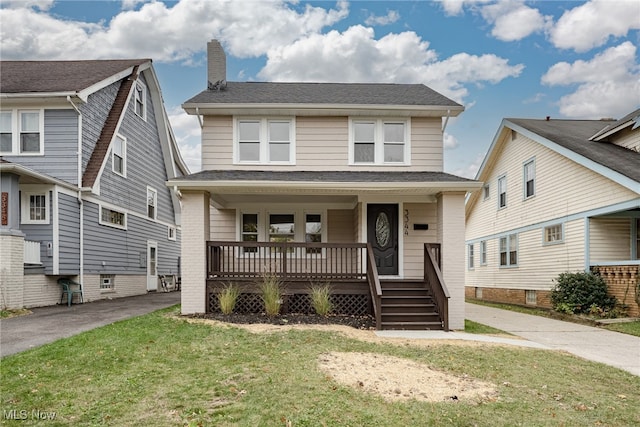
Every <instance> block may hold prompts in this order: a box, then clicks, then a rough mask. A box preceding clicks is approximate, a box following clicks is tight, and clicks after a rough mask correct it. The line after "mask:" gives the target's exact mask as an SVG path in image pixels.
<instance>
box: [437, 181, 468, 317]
mask: <svg viewBox="0 0 640 427" xmlns="http://www.w3.org/2000/svg"><path fill="white" fill-rule="evenodd" d="M464 197H465V193H464V192H451V193H440V194H439V195H438V241H440V242H441V245H442V252H441V254H442V255H441V262H442V277H443V279H444V283H445V284H446V286H447V289H448V290H449V295H450V297H451V298H450V299H449V328H450V329H464V275H465V264H464V255H465V243H464V242H465V240H464V226H465V222H464Z"/></svg>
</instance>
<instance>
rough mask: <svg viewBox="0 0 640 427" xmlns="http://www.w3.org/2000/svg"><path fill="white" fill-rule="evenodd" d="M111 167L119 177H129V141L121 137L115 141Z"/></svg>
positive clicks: (118, 136) (112, 149)
mask: <svg viewBox="0 0 640 427" xmlns="http://www.w3.org/2000/svg"><path fill="white" fill-rule="evenodd" d="M111 166H112V170H113V172H115V173H117V174H118V175H122V176H126V175H127V140H126V139H125V138H123V137H121V136H120V135H116V137H115V138H114V139H113V147H112V148H111Z"/></svg>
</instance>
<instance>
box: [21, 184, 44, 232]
mask: <svg viewBox="0 0 640 427" xmlns="http://www.w3.org/2000/svg"><path fill="white" fill-rule="evenodd" d="M20 205H21V223H22V224H49V209H50V208H49V191H48V190H44V189H42V190H41V189H36V188H34V189H33V190H23V191H21V196H20Z"/></svg>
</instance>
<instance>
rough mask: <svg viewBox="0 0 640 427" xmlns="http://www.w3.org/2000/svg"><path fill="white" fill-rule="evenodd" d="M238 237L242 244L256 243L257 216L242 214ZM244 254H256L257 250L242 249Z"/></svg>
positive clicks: (254, 214) (255, 214)
mask: <svg viewBox="0 0 640 427" xmlns="http://www.w3.org/2000/svg"><path fill="white" fill-rule="evenodd" d="M240 235H241V238H240V240H242V241H243V242H257V241H258V214H257V213H243V214H242V223H241V229H240ZM244 252H257V248H244Z"/></svg>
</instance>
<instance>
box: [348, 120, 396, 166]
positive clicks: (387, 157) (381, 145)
mask: <svg viewBox="0 0 640 427" xmlns="http://www.w3.org/2000/svg"><path fill="white" fill-rule="evenodd" d="M408 129H409V124H408V123H407V122H406V121H404V120H382V119H375V120H374V119H372V120H352V121H351V132H350V134H351V136H350V138H351V154H350V156H351V163H353V164H403V165H404V164H407V163H409V159H408V155H409V149H408V140H409V135H408Z"/></svg>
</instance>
